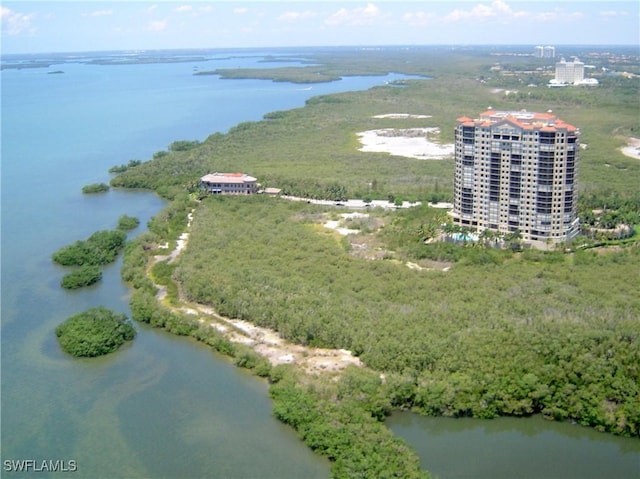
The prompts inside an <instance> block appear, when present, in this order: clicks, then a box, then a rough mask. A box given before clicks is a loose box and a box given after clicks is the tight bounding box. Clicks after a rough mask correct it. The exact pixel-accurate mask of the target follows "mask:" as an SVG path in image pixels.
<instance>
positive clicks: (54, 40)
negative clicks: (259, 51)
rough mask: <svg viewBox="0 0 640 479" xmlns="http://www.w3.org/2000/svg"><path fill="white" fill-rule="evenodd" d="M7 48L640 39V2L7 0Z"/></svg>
mask: <svg viewBox="0 0 640 479" xmlns="http://www.w3.org/2000/svg"><path fill="white" fill-rule="evenodd" d="M0 9H1V13H2V53H5V54H8V53H44V52H81V51H100V50H152V49H177V48H236V47H237V48H253V47H294V46H300V47H304V46H343V45H344V46H375V45H639V44H640V27H639V25H640V18H639V17H640V15H639V9H640V7H639V2H637V1H561V0H558V1H554V2H551V1H519V0H510V1H509V0H493V1H492V0H489V1H446V2H445V1H433V2H424V1H370V2H367V1H364V2H355V1H341V0H330V1H318V2H316V1H290V2H286V1H285V2H280V1H269V0H267V1H250V2H242V1H235V0H234V1H231V0H226V1H198V0H195V1H182V2H174V1H162V0H156V1H137V2H135V1H134V2H130V1H123V0H120V1H107V2H104V1H83V2H69V1H39V2H38V1H5V2H2V6H1V7H0Z"/></svg>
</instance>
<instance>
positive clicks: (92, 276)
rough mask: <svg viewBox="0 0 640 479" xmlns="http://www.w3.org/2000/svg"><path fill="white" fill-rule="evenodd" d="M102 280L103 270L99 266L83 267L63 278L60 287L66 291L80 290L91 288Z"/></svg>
mask: <svg viewBox="0 0 640 479" xmlns="http://www.w3.org/2000/svg"><path fill="white" fill-rule="evenodd" d="M101 279H102V270H101V269H100V266H98V265H83V266H80V267H78V268H76V269H75V270H73V271H72V272H71V273H67V274H65V275H64V276H63V278H62V281H61V282H60V286H62V287H63V288H65V289H78V288H83V287H84V286H90V285H92V284H94V283H97V282H98V281H100V280H101Z"/></svg>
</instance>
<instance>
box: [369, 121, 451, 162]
mask: <svg viewBox="0 0 640 479" xmlns="http://www.w3.org/2000/svg"><path fill="white" fill-rule="evenodd" d="M438 132H439V129H438V128H411V129H408V130H395V129H393V128H384V129H381V130H369V131H363V132H360V133H358V139H359V140H360V143H362V147H361V148H360V149H359V151H363V152H375V153H389V154H390V155H394V156H404V157H407V158H416V159H418V160H444V159H445V158H451V156H452V155H453V149H454V145H452V144H439V143H435V142H433V141H430V140H429V138H428V135H429V134H431V135H434V134H437V133H438ZM401 133H406V134H404V135H402V134H401ZM396 135H397V136H396ZM409 135H410V136H409Z"/></svg>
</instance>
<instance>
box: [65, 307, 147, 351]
mask: <svg viewBox="0 0 640 479" xmlns="http://www.w3.org/2000/svg"><path fill="white" fill-rule="evenodd" d="M55 333H56V336H57V337H58V342H59V343H60V346H61V347H62V349H63V350H64V351H66V352H67V353H69V354H71V355H73V356H77V357H94V356H101V355H103V354H108V353H111V352H113V351H115V350H117V349H118V348H119V347H120V346H122V345H123V344H124V343H125V342H126V341H131V340H132V339H133V338H134V337H135V335H136V332H135V329H133V326H131V324H130V322H129V320H128V319H127V317H126V315H124V314H116V313H114V312H113V311H110V310H108V309H106V308H104V307H102V306H100V307H97V308H91V309H88V310H87V311H84V312H82V313H79V314H76V315H74V316H71V317H69V318H67V319H66V320H65V321H64V322H63V323H62V324H60V325H59V326H58V327H57V328H56V330H55Z"/></svg>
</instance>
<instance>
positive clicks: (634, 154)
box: [621, 138, 640, 160]
mask: <svg viewBox="0 0 640 479" xmlns="http://www.w3.org/2000/svg"><path fill="white" fill-rule="evenodd" d="M621 150H622V154H623V155H626V156H628V157H630V158H635V159H636V160H640V138H627V146H623V147H622V148H621Z"/></svg>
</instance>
